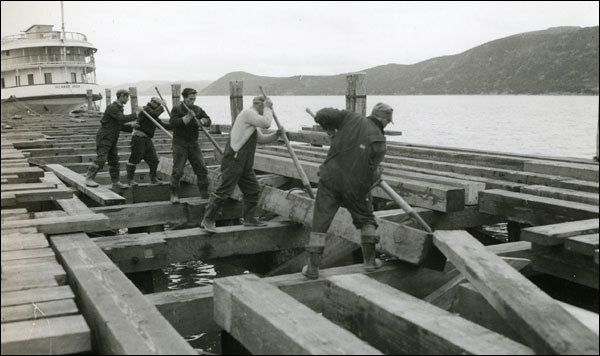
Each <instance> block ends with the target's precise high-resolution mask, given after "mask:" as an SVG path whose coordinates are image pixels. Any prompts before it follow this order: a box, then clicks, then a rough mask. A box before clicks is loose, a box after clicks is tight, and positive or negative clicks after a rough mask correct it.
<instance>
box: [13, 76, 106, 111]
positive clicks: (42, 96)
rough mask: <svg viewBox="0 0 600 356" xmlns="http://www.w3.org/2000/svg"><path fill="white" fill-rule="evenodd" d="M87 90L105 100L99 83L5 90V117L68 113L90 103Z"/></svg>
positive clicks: (95, 96) (93, 98) (44, 85)
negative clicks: (30, 112) (28, 113)
mask: <svg viewBox="0 0 600 356" xmlns="http://www.w3.org/2000/svg"><path fill="white" fill-rule="evenodd" d="M87 90H92V100H100V99H102V95H101V93H100V87H99V86H98V85H97V84H89V83H73V84H68V83H65V84H43V85H31V86H26V87H16V88H6V89H2V114H4V115H24V114H27V110H30V111H33V112H34V113H38V114H66V113H69V112H70V111H72V110H75V109H79V108H81V106H82V105H86V104H87Z"/></svg>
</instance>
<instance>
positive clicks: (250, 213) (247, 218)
mask: <svg viewBox="0 0 600 356" xmlns="http://www.w3.org/2000/svg"><path fill="white" fill-rule="evenodd" d="M257 204H258V202H255V201H244V226H267V223H265V222H262V221H260V220H258V219H257V218H256V217H255V213H256V205H257Z"/></svg>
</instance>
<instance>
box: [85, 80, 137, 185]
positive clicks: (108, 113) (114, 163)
mask: <svg viewBox="0 0 600 356" xmlns="http://www.w3.org/2000/svg"><path fill="white" fill-rule="evenodd" d="M128 101H129V92H128V91H127V90H123V89H121V90H119V91H117V100H116V101H115V102H114V103H112V104H110V105H109V106H107V107H106V110H104V115H103V116H102V120H101V121H100V123H101V126H100V129H99V130H98V133H97V134H96V155H97V157H96V160H95V161H94V162H93V163H92V164H91V165H90V166H89V167H88V170H87V174H86V176H85V185H87V186H88V187H97V186H98V183H96V182H95V181H94V178H96V174H97V173H98V171H99V170H101V169H102V168H103V167H104V163H106V161H107V160H108V172H109V174H110V180H111V181H112V184H113V189H122V188H127V185H125V184H122V183H121V182H120V181H119V176H120V172H119V154H118V151H117V142H118V141H119V134H120V133H121V129H122V128H123V124H124V123H126V122H129V121H134V120H135V119H137V114H138V113H139V112H140V111H141V109H140V108H137V110H136V112H135V113H132V114H130V115H124V114H123V110H124V109H123V106H124V105H125V104H127V102H128Z"/></svg>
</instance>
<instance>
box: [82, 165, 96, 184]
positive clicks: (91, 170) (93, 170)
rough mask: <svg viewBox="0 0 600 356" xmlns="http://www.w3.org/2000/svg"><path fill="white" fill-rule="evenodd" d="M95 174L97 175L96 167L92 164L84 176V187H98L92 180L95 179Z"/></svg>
mask: <svg viewBox="0 0 600 356" xmlns="http://www.w3.org/2000/svg"><path fill="white" fill-rule="evenodd" d="M96 174H98V166H97V165H96V164H95V163H92V165H91V166H89V167H88V170H87V173H86V174H85V185H86V186H88V187H97V186H98V185H99V184H98V183H96V182H95V181H94V178H96Z"/></svg>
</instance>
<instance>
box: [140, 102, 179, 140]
mask: <svg viewBox="0 0 600 356" xmlns="http://www.w3.org/2000/svg"><path fill="white" fill-rule="evenodd" d="M142 112H143V113H144V114H145V115H146V116H148V118H149V119H150V120H152V122H153V123H154V125H156V127H158V128H159V129H161V130H163V131H164V132H165V133H166V134H167V135H169V137H170V138H173V135H171V133H170V132H169V131H167V129H165V128H164V127H163V126H162V125H161V124H159V123H158V122H157V121H156V120H154V118H153V117H152V116H150V114H148V113H147V112H146V110H144V109H143V108H142Z"/></svg>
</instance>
